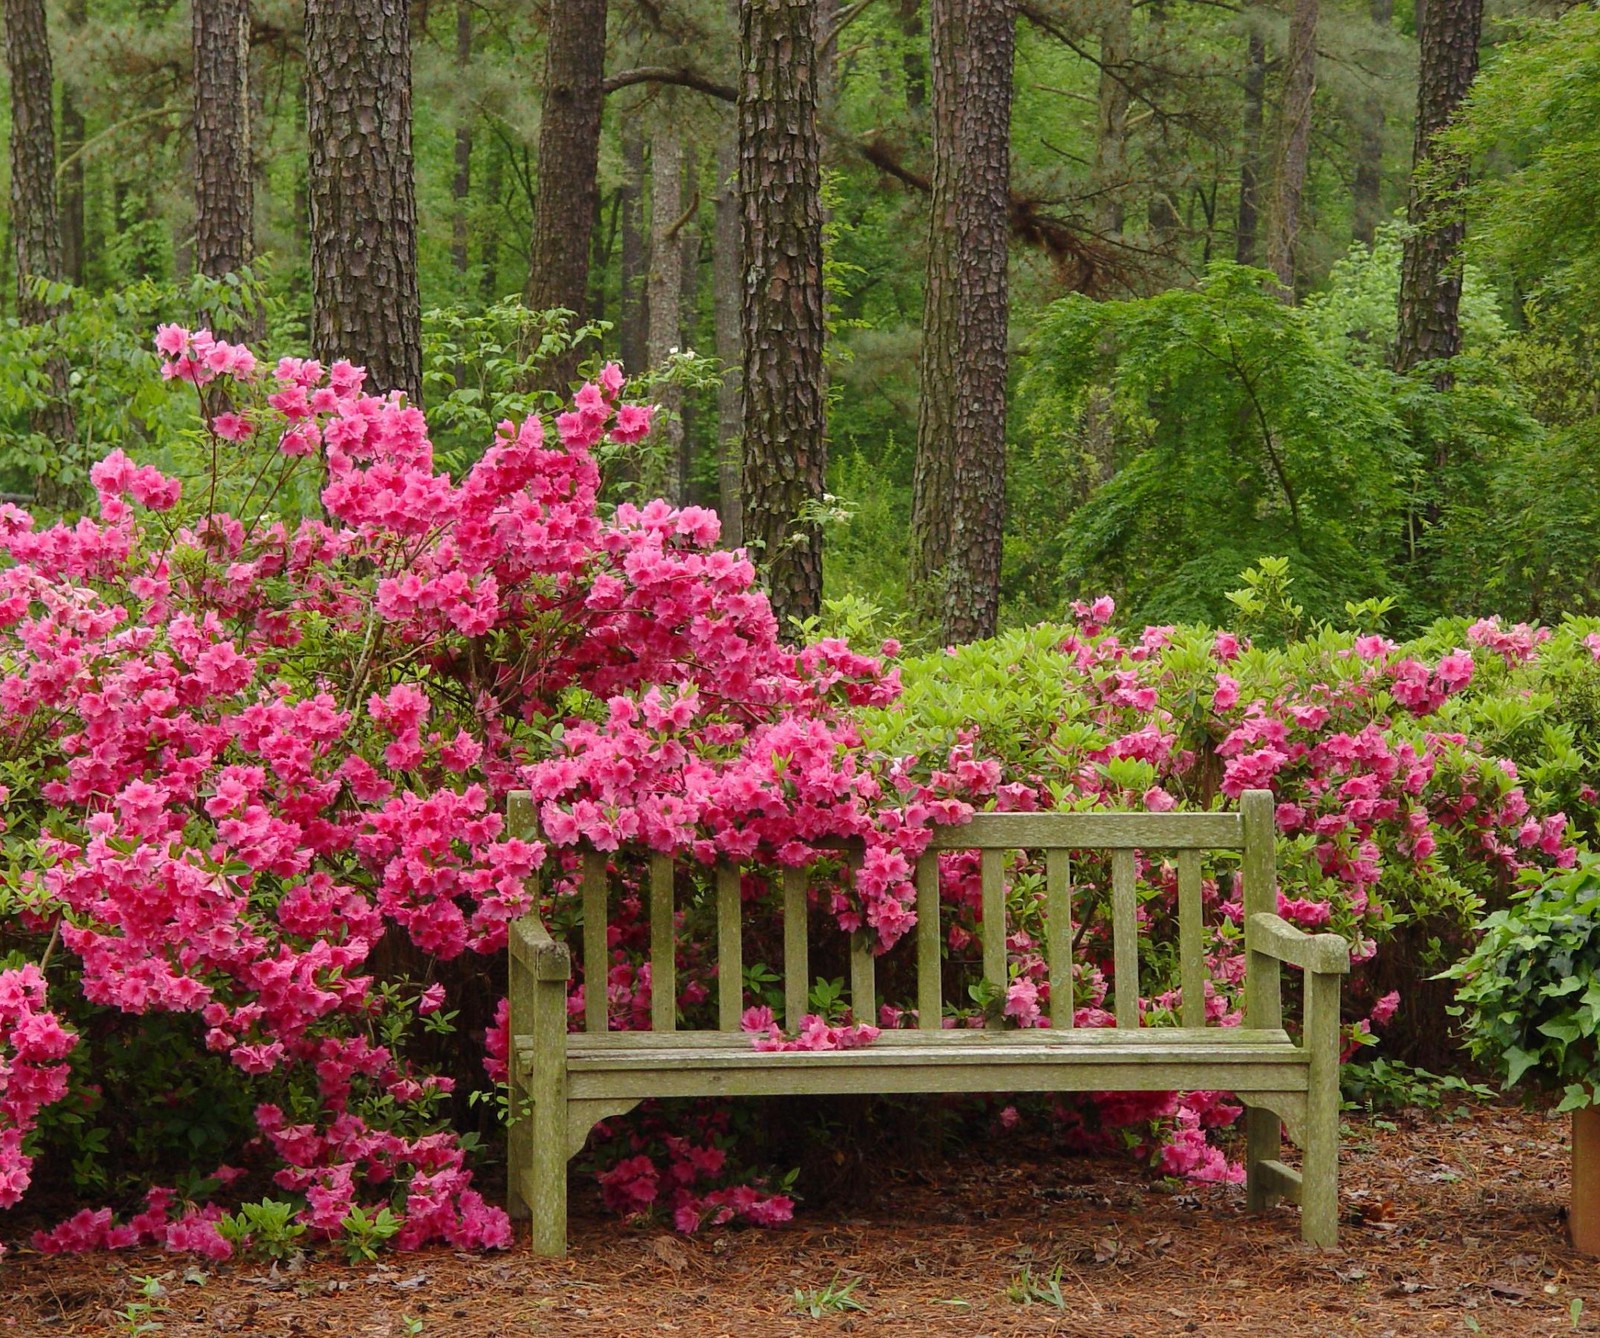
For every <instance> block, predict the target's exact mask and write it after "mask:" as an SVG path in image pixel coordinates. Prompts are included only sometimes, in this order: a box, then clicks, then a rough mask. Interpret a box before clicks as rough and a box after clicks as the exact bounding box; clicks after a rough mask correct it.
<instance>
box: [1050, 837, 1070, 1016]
mask: <svg viewBox="0 0 1600 1338" xmlns="http://www.w3.org/2000/svg"><path fill="white" fill-rule="evenodd" d="M1044 887H1045V906H1044V915H1045V950H1046V952H1047V953H1048V954H1049V957H1050V1025H1051V1026H1052V1027H1070V1026H1072V1006H1073V997H1072V865H1071V863H1070V860H1069V857H1068V855H1067V852H1066V851H1065V850H1047V851H1045V855H1044Z"/></svg>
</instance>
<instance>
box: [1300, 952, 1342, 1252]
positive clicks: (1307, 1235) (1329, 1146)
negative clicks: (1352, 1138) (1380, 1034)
mask: <svg viewBox="0 0 1600 1338" xmlns="http://www.w3.org/2000/svg"><path fill="white" fill-rule="evenodd" d="M1305 1046H1306V1049H1307V1051H1308V1052H1309V1054H1308V1055H1307V1059H1308V1061H1309V1068H1310V1072H1309V1074H1308V1075H1307V1089H1306V1119H1305V1133H1304V1141H1303V1143H1302V1145H1301V1146H1302V1147H1303V1149H1304V1151H1305V1160H1304V1162H1303V1163H1302V1166H1303V1169H1302V1171H1301V1173H1300V1175H1301V1185H1300V1235H1301V1238H1302V1239H1304V1240H1305V1241H1306V1242H1308V1243H1309V1244H1312V1245H1322V1246H1332V1245H1337V1244H1338V1243H1339V977H1338V976H1335V975H1327V974H1324V973H1322V972H1307V973H1306V1022H1305Z"/></svg>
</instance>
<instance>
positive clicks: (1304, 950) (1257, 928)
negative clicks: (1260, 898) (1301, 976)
mask: <svg viewBox="0 0 1600 1338" xmlns="http://www.w3.org/2000/svg"><path fill="white" fill-rule="evenodd" d="M1244 942H1245V947H1246V948H1247V949H1248V950H1249V951H1251V952H1259V953H1263V954H1265V955H1266V956H1268V957H1271V958H1274V959H1276V960H1277V961H1280V962H1287V963H1289V965H1291V966H1298V967H1300V968H1302V969H1303V970H1306V971H1312V972H1316V973H1317V974H1319V975H1334V976H1344V975H1349V974H1350V945H1349V944H1348V943H1346V942H1345V941H1344V939H1342V938H1340V937H1339V935H1337V934H1307V933H1306V932H1305V931H1304V930H1301V929H1296V928H1295V927H1294V926H1293V925H1292V924H1290V923H1289V922H1288V921H1287V920H1285V919H1284V918H1283V917H1282V916H1281V915H1274V914H1272V913H1270V912H1268V911H1257V912H1256V913H1255V914H1254V915H1252V916H1250V917H1249V918H1248V919H1247V920H1246V921H1245V926H1244Z"/></svg>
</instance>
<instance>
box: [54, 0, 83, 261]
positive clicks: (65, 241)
mask: <svg viewBox="0 0 1600 1338" xmlns="http://www.w3.org/2000/svg"><path fill="white" fill-rule="evenodd" d="M88 17H89V10H88V4H87V0H71V2H70V3H69V4H68V5H67V23H68V25H69V26H70V27H71V29H72V31H74V32H77V31H79V30H80V29H82V27H83V25H84V24H85V23H86V22H87V21H88ZM87 130H88V126H87V124H86V123H85V120H84V115H83V108H82V107H80V106H79V105H78V95H77V90H76V89H74V88H73V86H72V85H71V84H68V83H64V84H63V85H62V88H61V161H62V170H61V272H62V274H63V275H64V276H65V277H66V280H67V282H68V283H71V284H74V285H76V286H77V287H79V288H81V287H82V286H83V273H84V261H85V258H86V257H85V251H84V213H83V205H84V195H83V185H84V182H83V158H82V157H81V156H80V150H81V149H82V148H83V141H84V138H85V136H86V134H87Z"/></svg>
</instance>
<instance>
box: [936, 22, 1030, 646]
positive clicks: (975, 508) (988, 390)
mask: <svg viewBox="0 0 1600 1338" xmlns="http://www.w3.org/2000/svg"><path fill="white" fill-rule="evenodd" d="M931 14H932V23H931V27H932V29H933V43H932V51H933V59H932V71H933V193H932V200H931V204H930V209H929V223H928V266H927V281H926V285H925V289H924V299H923V302H924V305H923V316H922V377H921V395H920V400H919V407H918V413H917V454H916V468H915V473H914V477H913V484H912V512H911V542H912V564H911V580H912V585H913V591H914V592H915V595H916V598H917V600H918V602H919V603H920V604H922V605H923V607H924V608H925V609H927V610H929V611H930V612H932V613H934V614H935V615H936V617H937V620H938V623H939V627H940V631H941V635H942V636H943V638H944V640H945V641H946V642H947V643H956V642H963V641H971V640H975V639H977V638H979V637H985V636H992V635H993V634H994V631H995V625H996V622H997V620H998V617H999V609H1000V559H1001V549H1002V531H1003V526H1004V522H1005V473H1006V454H1005V440H1006V426H1005V425H1006V333H1007V322H1008V301H1009V298H1008V291H1007V274H1006V262H1007V240H1008V237H1009V235H1010V219H1009V205H1010V127H1011V80H1012V68H1011V67H1012V56H1013V52H1014V46H1015V40H1016V10H1015V5H1014V0H933V4H932V8H931Z"/></svg>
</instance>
